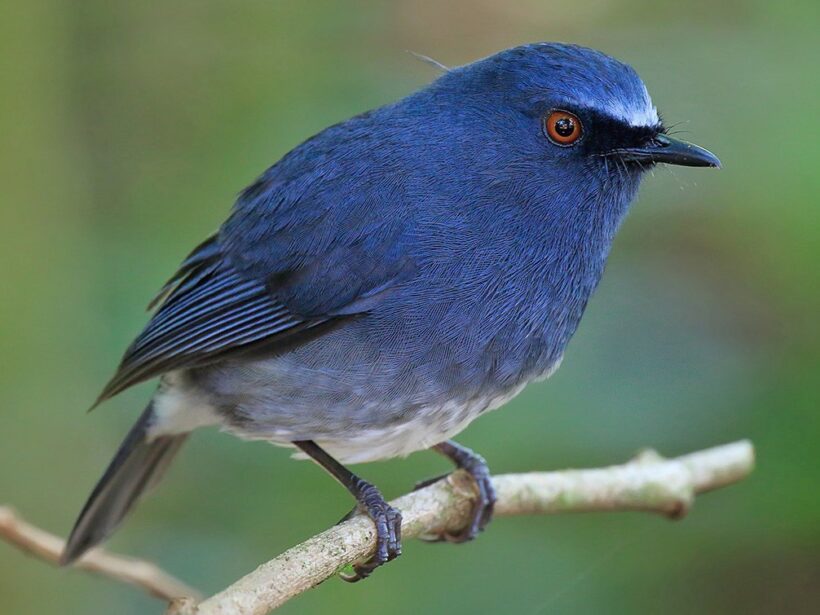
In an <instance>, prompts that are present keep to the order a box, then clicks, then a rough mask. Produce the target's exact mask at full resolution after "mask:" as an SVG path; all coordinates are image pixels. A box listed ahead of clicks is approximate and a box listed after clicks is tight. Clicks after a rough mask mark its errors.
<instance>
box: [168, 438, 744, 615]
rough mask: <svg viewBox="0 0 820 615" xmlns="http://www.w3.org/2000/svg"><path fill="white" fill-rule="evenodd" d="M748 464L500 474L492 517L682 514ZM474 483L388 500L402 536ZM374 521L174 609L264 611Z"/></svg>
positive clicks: (202, 614) (350, 555) (428, 524)
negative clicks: (396, 512) (398, 519)
mask: <svg viewBox="0 0 820 615" xmlns="http://www.w3.org/2000/svg"><path fill="white" fill-rule="evenodd" d="M753 466H754V451H753V449H752V445H751V443H750V442H748V441H745V440H744V441H740V442H735V443H733V444H727V445H724V446H718V447H715V448H711V449H707V450H704V451H700V452H697V453H692V454H689V455H684V456H683V457H678V458H676V459H669V460H667V459H663V458H662V457H660V455H658V454H657V453H655V452H653V451H645V452H643V453H641V454H640V455H638V457H636V458H635V459H633V460H632V461H630V462H628V463H626V464H623V465H618V466H611V467H608V468H602V469H596V470H565V471H562V472H531V473H527V474H507V475H502V476H496V477H494V479H493V484H494V485H495V488H496V490H497V492H498V502H497V504H496V507H495V513H496V515H497V516H512V515H534V514H552V513H559V512H582V511H607V510H638V511H648V512H657V513H660V514H663V515H666V516H668V517H670V518H673V519H678V518H681V517H683V516H684V515H685V514H686V512H687V511H688V510H689V508H690V507H691V505H692V502H693V500H694V496H695V494H697V493H704V492H706V491H711V490H713V489H718V488H720V487H724V486H726V485H730V484H732V483H735V482H737V481H739V480H742V479H743V478H745V477H746V476H747V475H748V474H749V473H750V472H751V471H752V468H753ZM475 497H476V492H475V484H474V483H473V481H472V479H471V478H470V477H469V476H468V475H466V474H465V473H464V472H462V471H458V472H454V473H453V474H451V475H450V476H449V477H448V478H447V479H446V480H442V481H439V482H437V483H435V484H433V485H430V486H429V487H426V488H425V489H421V490H419V491H415V492H413V493H410V494H408V495H405V496H402V497H400V498H399V499H397V500H395V501H393V502H392V503H391V504H392V505H393V506H395V507H396V508H398V509H399V510H401V513H402V536H403V538H414V537H420V536H424V535H429V534H437V533H440V532H441V531H444V530H451V531H453V530H457V529H459V528H461V527H463V526H464V525H465V524H466V523H467V520H468V518H469V513H470V510H471V507H472V500H473V498H475ZM375 538H376V535H375V530H374V527H373V523H372V522H371V521H370V520H369V519H367V518H366V517H364V516H362V515H358V516H356V517H354V518H353V519H351V520H349V521H346V522H345V523H342V524H340V525H337V526H335V527H332V528H330V529H329V530H327V531H325V532H322V533H321V534H318V535H316V536H314V537H313V538H311V539H309V540H307V541H305V542H303V543H302V544H300V545H297V546H295V547H293V548H292V549H289V550H288V551H286V552H285V553H283V554H282V555H280V556H278V557H276V558H274V559H272V560H271V561H269V562H267V563H265V564H262V565H261V566H259V568H257V569H256V570H254V571H253V572H251V573H250V574H248V575H246V576H244V577H243V578H241V579H239V580H238V581H237V582H236V583H234V584H233V585H231V586H230V587H228V588H226V589H225V590H223V591H221V592H219V593H218V594H216V595H214V596H212V597H210V598H208V599H207V600H205V601H204V602H202V603H200V604H198V605H197V604H196V602H195V601H194V600H184V601H177V602H175V603H174V604H172V606H171V609H170V610H169V611H168V613H169V614H170V613H175V614H177V615H228V614H240V613H241V614H242V615H263V614H264V613H268V612H269V611H271V610H273V609H275V608H277V607H279V606H281V605H282V604H284V603H285V602H287V601H288V600H290V599H291V598H293V597H295V596H298V595H299V594H301V593H303V592H305V591H307V590H308V589H311V588H312V587H315V586H316V585H318V584H319V583H321V582H322V581H324V580H325V579H327V578H329V577H331V576H333V575H334V574H336V573H337V572H338V571H339V570H340V569H341V568H343V567H344V566H346V565H349V564H351V563H352V562H355V561H361V560H364V559H367V558H368V557H369V556H370V555H371V554H372V553H373V550H374V548H375Z"/></svg>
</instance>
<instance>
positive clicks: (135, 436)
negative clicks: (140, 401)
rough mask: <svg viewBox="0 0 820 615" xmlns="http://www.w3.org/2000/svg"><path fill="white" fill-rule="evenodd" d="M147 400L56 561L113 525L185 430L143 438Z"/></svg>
mask: <svg viewBox="0 0 820 615" xmlns="http://www.w3.org/2000/svg"><path fill="white" fill-rule="evenodd" d="M152 418H153V408H152V406H151V404H149V405H148V407H147V408H146V409H145V411H144V412H143V413H142V415H141V416H140V418H139V420H138V421H137V422H136V423H135V424H134V426H133V427H132V428H131V430H130V431H129V432H128V435H127V436H125V440H123V442H122V444H121V445H120V448H119V450H118V451H117V453H116V455H114V459H112V460H111V463H110V464H109V465H108V468H107V469H106V471H105V473H104V474H103V476H102V478H101V479H100V480H99V482H98V483H97V485H96V486H95V487H94V490H93V491H92V492H91V495H90V496H89V497H88V501H87V502H86V503H85V506H84V507H83V510H82V512H80V516H79V517H78V518H77V521H76V523H75V524H74V529H72V530H71V535H70V536H69V537H68V541H67V543H66V547H65V549H64V550H63V553H62V555H61V556H60V563H61V564H62V565H67V564H70V563H71V562H73V561H74V560H76V559H77V558H79V557H80V556H81V555H82V554H83V553H85V552H86V551H88V550H89V549H90V548H92V547H94V546H95V545H97V544H99V543H101V542H102V541H103V540H105V539H106V538H107V537H108V536H110V535H111V533H112V532H113V531H114V530H115V529H116V528H117V526H118V525H119V524H120V522H121V521H122V520H123V519H124V518H125V516H126V515H127V514H128V512H129V511H130V510H131V508H132V507H133V506H134V503H135V502H136V501H137V499H138V498H139V496H140V495H141V494H142V493H143V492H144V491H145V490H147V489H149V488H150V487H152V486H154V485H155V484H156V483H157V482H159V479H160V478H162V475H163V473H164V472H165V470H166V468H167V467H168V464H169V463H170V462H171V460H172V459H173V458H174V455H175V454H176V452H177V451H178V450H179V447H180V446H182V443H183V442H184V441H185V439H186V438H187V434H181V435H175V436H161V437H158V438H154V439H153V440H150V441H149V440H147V438H146V437H147V434H148V428H149V427H150V424H151V420H152Z"/></svg>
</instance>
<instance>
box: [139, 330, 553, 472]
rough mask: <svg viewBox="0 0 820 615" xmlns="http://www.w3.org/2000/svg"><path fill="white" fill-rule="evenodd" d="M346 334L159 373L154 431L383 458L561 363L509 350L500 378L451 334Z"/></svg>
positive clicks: (420, 445) (450, 427) (423, 443)
mask: <svg viewBox="0 0 820 615" xmlns="http://www.w3.org/2000/svg"><path fill="white" fill-rule="evenodd" d="M345 335H346V334H345V333H344V332H341V333H339V334H337V337H335V338H334V336H333V335H331V336H328V337H324V338H322V339H321V340H319V341H317V342H316V343H313V344H306V345H305V346H303V347H299V348H298V349H296V350H295V351H293V352H289V353H286V354H284V355H281V356H278V357H275V358H266V359H258V360H245V361H241V360H234V361H226V362H224V363H219V364H216V365H212V366H209V367H205V368H199V369H195V370H189V371H185V372H176V373H172V374H169V375H166V377H165V378H164V382H163V386H162V387H161V391H160V392H159V393H158V395H157V397H156V400H155V407H156V409H157V413H158V415H160V420H158V421H157V425H156V429H155V432H154V433H155V435H158V434H160V433H172V432H181V431H185V430H187V429H188V428H189V426H191V427H198V426H202V425H207V424H218V425H220V426H222V427H223V428H224V429H225V430H227V431H230V432H231V433H234V434H235V435H237V436H239V437H242V438H248V439H255V440H267V441H270V442H273V443H275V444H284V445H287V444H289V443H291V442H293V441H297V440H314V441H316V442H317V443H318V444H319V445H320V446H322V447H323V448H325V449H326V450H327V451H328V452H329V453H330V454H331V455H333V456H335V457H336V458H337V459H339V460H340V461H345V462H362V461H373V460H377V459H387V458H391V457H396V456H403V455H408V454H409V453H411V452H414V451H417V450H422V449H425V448H429V447H430V446H433V445H434V444H437V443H439V442H442V441H444V440H447V439H449V438H452V437H453V436H455V435H456V434H457V433H459V432H460V431H461V430H463V429H464V428H465V427H466V426H467V425H468V424H469V423H470V422H471V421H472V420H474V419H475V418H476V417H478V416H479V415H480V414H482V413H483V412H486V411H488V410H491V409H494V408H497V407H499V406H500V405H502V404H503V403H505V402H506V401H508V400H509V399H511V398H512V397H514V396H515V395H517V394H518V393H519V392H520V391H521V390H522V389H523V387H524V386H525V385H526V383H527V382H529V381H531V380H533V379H536V378H539V377H545V376H546V375H548V374H549V373H551V372H552V371H554V369H555V368H556V367H557V364H558V363H559V361H558V360H554V361H550V362H544V363H543V364H542V365H541V366H540V367H539V368H537V369H528V370H524V369H520V370H519V369H518V368H517V362H514V361H512V360H511V359H510V358H509V356H508V355H507V356H505V360H504V362H503V365H504V367H505V369H506V372H504V373H508V374H512V377H504V378H502V377H500V375H499V374H500V373H501V372H500V370H499V369H497V367H496V366H498V365H499V364H501V362H500V361H498V360H492V361H490V359H491V358H492V355H491V354H490V353H486V352H482V351H481V349H478V348H472V352H470V353H462V354H461V355H460V356H459V355H455V354H454V353H453V351H452V349H453V348H465V347H467V346H466V345H465V344H463V343H462V344H459V343H453V340H442V341H441V343H435V342H434V343H428V344H425V345H418V344H415V345H412V344H403V343H400V342H401V340H399V342H397V339H396V337H395V336H394V337H393V338H391V339H389V340H388V339H367V338H364V337H363V336H359V337H354V338H352V339H348V338H346V337H345ZM399 335H400V333H399ZM433 339H435V338H433ZM386 349H390V351H389V352H387V351H386ZM530 356H531V355H530Z"/></svg>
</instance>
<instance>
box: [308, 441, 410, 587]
mask: <svg viewBox="0 0 820 615" xmlns="http://www.w3.org/2000/svg"><path fill="white" fill-rule="evenodd" d="M293 444H294V445H295V446H296V447H298V448H300V449H301V450H302V451H303V452H304V453H305V454H307V455H308V456H309V457H310V458H311V459H313V460H314V461H315V462H316V463H318V464H319V465H320V466H322V467H323V468H324V469H325V470H327V471H328V472H329V473H330V474H331V476H333V477H334V478H335V479H336V480H338V481H339V482H340V483H341V484H342V486H343V487H345V488H346V489H347V490H348V491H350V493H351V494H352V495H353V497H354V498H356V501H357V502H358V503H359V508H360V509H361V510H362V511H363V512H365V513H366V514H367V515H368V516H369V517H370V518H371V519H372V520H373V523H375V524H376V552H375V553H374V554H373V557H371V558H370V559H369V560H367V561H366V562H363V563H360V564H354V565H353V571H354V574H352V575H342V578H343V579H344V580H345V581H350V582H351V583H352V582H355V581H360V580H361V579H364V578H367V577H368V576H370V573H372V572H373V571H374V570H375V569H376V568H378V567H379V566H381V565H382V564H384V563H386V562H389V561H390V560H392V559H394V558H396V557H398V556H399V555H401V513H400V512H399V511H398V510H396V509H395V508H393V507H392V506H390V505H389V504H388V503H387V502H386V501H385V499H384V498H383V497H382V494H381V493H380V492H379V490H378V489H377V488H376V487H375V486H373V485H371V484H370V483H368V482H367V481H365V480H362V479H361V478H359V477H358V476H356V475H355V474H353V472H351V471H350V470H348V469H347V468H346V467H344V466H343V465H342V464H340V463H339V462H338V461H336V460H335V459H334V458H333V457H331V456H330V455H328V454H327V453H326V452H325V451H324V450H322V448H321V447H319V446H318V445H317V444H316V443H315V442H313V441H312V440H301V441H298V442H294V443H293Z"/></svg>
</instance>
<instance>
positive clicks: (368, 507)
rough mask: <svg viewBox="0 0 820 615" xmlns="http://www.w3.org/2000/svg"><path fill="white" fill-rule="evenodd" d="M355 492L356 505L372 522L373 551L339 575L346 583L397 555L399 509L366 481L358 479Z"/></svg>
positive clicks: (368, 573)
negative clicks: (357, 491)
mask: <svg viewBox="0 0 820 615" xmlns="http://www.w3.org/2000/svg"><path fill="white" fill-rule="evenodd" d="M359 494H360V496H359V509H360V510H361V511H362V512H364V513H366V514H367V516H368V517H370V518H371V519H372V520H373V523H375V524H376V552H375V553H374V554H373V556H372V557H371V558H370V559H369V560H367V561H366V562H362V563H357V564H353V574H342V575H340V576H341V577H342V579H344V580H345V581H348V582H350V583H355V582H356V581H361V580H362V579H366V578H367V577H369V576H370V574H371V573H372V572H373V571H374V570H375V569H376V568H378V567H379V566H381V565H383V564H386V563H387V562H389V561H390V560H393V559H395V558H397V557H398V556H399V555H401V512H399V511H398V510H397V509H395V508H393V507H392V506H390V505H389V504H388V503H387V502H386V501H385V499H384V498H383V497H382V494H381V493H380V492H379V490H378V489H376V487H374V486H373V485H371V484H370V483H366V482H364V481H362V484H361V485H360V487H359ZM352 512H354V511H352ZM351 516H352V515H347V516H346V517H345V518H344V519H342V521H345V520H346V519H347V518H349V517H351Z"/></svg>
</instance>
